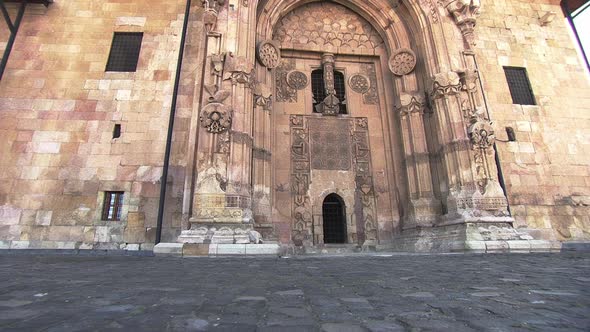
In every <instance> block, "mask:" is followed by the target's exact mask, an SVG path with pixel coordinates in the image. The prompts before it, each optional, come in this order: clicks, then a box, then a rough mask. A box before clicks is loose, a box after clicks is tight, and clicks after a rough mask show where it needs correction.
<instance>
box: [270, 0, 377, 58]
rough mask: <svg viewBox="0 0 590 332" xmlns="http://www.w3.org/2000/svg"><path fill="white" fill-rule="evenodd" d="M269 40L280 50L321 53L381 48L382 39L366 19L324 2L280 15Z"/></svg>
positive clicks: (306, 5)
mask: <svg viewBox="0 0 590 332" xmlns="http://www.w3.org/2000/svg"><path fill="white" fill-rule="evenodd" d="M307 2H309V1H307ZM273 38H274V39H276V40H277V41H278V42H279V43H280V44H281V46H283V47H289V48H296V49H311V50H316V51H318V50H321V51H324V52H336V51H337V50H338V48H347V49H364V50H373V49H376V48H378V47H382V46H383V39H382V38H381V36H380V35H379V33H378V32H377V31H376V30H375V29H374V28H373V26H372V25H371V24H370V23H369V22H368V21H367V20H365V19H364V18H363V17H361V16H360V15H358V14H357V13H355V12H354V11H352V10H350V9H348V8H347V7H345V6H342V5H340V4H336V3H329V2H326V1H322V2H313V3H308V4H305V5H303V6H300V7H297V8H296V9H295V10H293V11H291V12H289V13H288V14H287V15H285V16H283V17H282V18H281V19H280V20H279V22H278V23H277V24H276V26H275V29H274V33H273Z"/></svg>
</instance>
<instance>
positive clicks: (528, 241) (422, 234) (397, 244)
mask: <svg viewBox="0 0 590 332" xmlns="http://www.w3.org/2000/svg"><path fill="white" fill-rule="evenodd" d="M504 219H506V218H497V220H496V222H494V221H493V220H491V218H485V219H484V220H473V221H470V222H462V223H457V224H449V225H444V226H435V227H418V228H413V229H407V230H403V231H402V232H401V234H398V235H397V236H395V237H394V239H393V247H392V249H393V250H394V251H409V252H533V251H558V250H560V248H561V245H560V243H559V242H552V241H547V240H535V239H533V237H532V236H530V235H529V234H527V233H525V232H523V231H517V230H516V229H514V228H513V227H512V224H511V223H510V222H506V221H504Z"/></svg>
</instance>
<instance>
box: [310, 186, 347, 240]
mask: <svg viewBox="0 0 590 332" xmlns="http://www.w3.org/2000/svg"><path fill="white" fill-rule="evenodd" d="M331 194H336V195H338V197H340V200H341V201H342V204H343V205H344V211H343V213H344V216H343V218H344V219H345V222H346V242H344V244H354V243H356V242H357V229H356V228H357V226H356V215H355V213H354V206H355V205H354V202H347V201H346V198H345V197H346V196H344V195H342V193H338V190H327V191H326V192H325V193H324V194H322V195H321V196H320V197H318V200H317V201H318V202H322V203H321V204H315V205H313V206H312V218H313V230H312V232H313V244H314V245H315V246H318V245H319V246H323V245H324V244H325V243H324V216H323V210H322V208H323V202H324V200H325V199H326V197H328V196H329V195H331Z"/></svg>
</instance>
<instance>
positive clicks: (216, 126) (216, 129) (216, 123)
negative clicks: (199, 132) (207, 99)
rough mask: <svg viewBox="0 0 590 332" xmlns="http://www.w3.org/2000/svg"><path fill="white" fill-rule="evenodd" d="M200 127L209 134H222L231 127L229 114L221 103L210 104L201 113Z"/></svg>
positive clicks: (227, 109)
mask: <svg viewBox="0 0 590 332" xmlns="http://www.w3.org/2000/svg"><path fill="white" fill-rule="evenodd" d="M201 125H202V126H203V127H204V128H205V129H207V131H208V132H210V133H214V134H217V133H222V132H224V131H226V130H228V129H229V128H230V127H231V112H230V111H229V108H228V107H227V106H225V105H223V104H221V103H211V104H208V105H207V106H205V107H203V110H202V111H201Z"/></svg>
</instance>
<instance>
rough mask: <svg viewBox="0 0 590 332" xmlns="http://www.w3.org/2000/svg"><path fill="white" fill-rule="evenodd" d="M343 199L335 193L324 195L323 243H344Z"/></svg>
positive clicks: (344, 217) (344, 216)
mask: <svg viewBox="0 0 590 332" xmlns="http://www.w3.org/2000/svg"><path fill="white" fill-rule="evenodd" d="M344 211H345V205H344V200H343V199H342V197H340V196H338V195H337V194H330V195H328V196H326V198H325V199H324V202H323V204H322V217H323V228H324V243H328V244H329V243H346V242H347V241H346V238H347V236H346V234H347V233H346V214H345V213H344Z"/></svg>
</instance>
